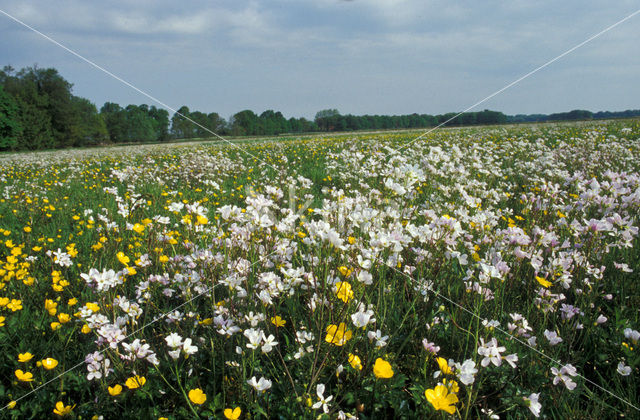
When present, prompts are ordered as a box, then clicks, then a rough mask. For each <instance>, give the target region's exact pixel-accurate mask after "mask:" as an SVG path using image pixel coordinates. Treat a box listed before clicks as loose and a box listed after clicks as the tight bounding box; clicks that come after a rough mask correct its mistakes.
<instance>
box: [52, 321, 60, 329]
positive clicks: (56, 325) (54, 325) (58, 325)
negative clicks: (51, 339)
mask: <svg viewBox="0 0 640 420" xmlns="http://www.w3.org/2000/svg"><path fill="white" fill-rule="evenodd" d="M60 327H62V324H61V323H59V322H55V321H54V322H52V323H51V329H52V330H53V331H55V330H57V329H58V328H60Z"/></svg>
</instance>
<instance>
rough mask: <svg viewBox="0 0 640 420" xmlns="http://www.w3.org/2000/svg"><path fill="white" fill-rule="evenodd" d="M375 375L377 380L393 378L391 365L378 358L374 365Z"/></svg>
mask: <svg viewBox="0 0 640 420" xmlns="http://www.w3.org/2000/svg"><path fill="white" fill-rule="evenodd" d="M373 374H374V375H375V376H376V378H383V379H388V378H391V377H392V376H393V369H392V368H391V363H389V362H387V361H386V360H383V359H381V358H379V357H378V358H377V359H376V362H375V363H374V365H373Z"/></svg>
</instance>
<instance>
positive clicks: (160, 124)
mask: <svg viewBox="0 0 640 420" xmlns="http://www.w3.org/2000/svg"><path fill="white" fill-rule="evenodd" d="M148 115H149V117H151V119H152V120H153V121H152V124H153V131H154V132H155V140H157V141H165V140H167V139H168V138H169V112H168V111H167V110H166V109H162V108H156V107H155V106H151V108H149V111H148Z"/></svg>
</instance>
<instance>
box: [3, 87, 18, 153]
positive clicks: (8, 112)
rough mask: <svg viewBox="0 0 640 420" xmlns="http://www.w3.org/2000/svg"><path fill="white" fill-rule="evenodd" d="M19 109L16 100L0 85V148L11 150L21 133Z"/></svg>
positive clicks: (16, 144)
mask: <svg viewBox="0 0 640 420" xmlns="http://www.w3.org/2000/svg"><path fill="white" fill-rule="evenodd" d="M19 118H20V109H19V108H18V104H17V103H16V101H15V100H14V99H13V98H12V97H11V96H9V94H8V93H6V92H5V91H4V89H3V87H2V85H0V150H13V149H15V148H16V147H17V146H18V141H19V137H20V135H21V134H22V125H21V124H20V120H19Z"/></svg>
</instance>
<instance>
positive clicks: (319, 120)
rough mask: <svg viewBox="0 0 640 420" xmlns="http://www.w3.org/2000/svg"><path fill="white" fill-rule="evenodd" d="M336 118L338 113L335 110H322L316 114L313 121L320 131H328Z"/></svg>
mask: <svg viewBox="0 0 640 420" xmlns="http://www.w3.org/2000/svg"><path fill="white" fill-rule="evenodd" d="M338 116H340V112H339V111H338V110H337V109H323V110H321V111H318V112H316V117H315V118H314V121H315V123H316V124H317V125H318V128H320V130H321V131H329V130H330V126H331V123H332V122H335V117H338Z"/></svg>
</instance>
